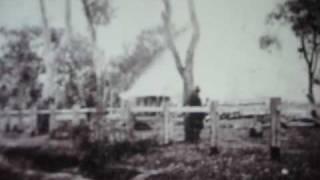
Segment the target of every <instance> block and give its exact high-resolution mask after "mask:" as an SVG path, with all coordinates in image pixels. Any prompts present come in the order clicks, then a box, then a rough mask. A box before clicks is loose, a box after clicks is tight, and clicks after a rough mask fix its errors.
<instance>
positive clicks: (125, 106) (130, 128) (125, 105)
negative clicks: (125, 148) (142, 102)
mask: <svg viewBox="0 0 320 180" xmlns="http://www.w3.org/2000/svg"><path fill="white" fill-rule="evenodd" d="M121 104H122V120H123V122H124V123H125V124H126V126H125V127H126V132H127V138H128V141H130V142H131V141H133V140H134V119H133V118H132V116H131V106H130V103H129V101H127V100H125V101H123V102H122V103H121Z"/></svg>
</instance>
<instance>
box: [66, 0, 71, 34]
mask: <svg viewBox="0 0 320 180" xmlns="http://www.w3.org/2000/svg"><path fill="white" fill-rule="evenodd" d="M65 1H66V7H65V8H66V17H65V19H66V28H67V32H68V34H69V36H70V35H71V34H72V21H71V18H72V17H71V14H72V5H71V0H65Z"/></svg>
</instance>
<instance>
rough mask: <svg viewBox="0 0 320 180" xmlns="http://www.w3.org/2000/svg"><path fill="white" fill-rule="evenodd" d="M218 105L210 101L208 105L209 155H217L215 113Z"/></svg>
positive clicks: (216, 122)
mask: <svg viewBox="0 0 320 180" xmlns="http://www.w3.org/2000/svg"><path fill="white" fill-rule="evenodd" d="M217 106H218V103H217V102H215V101H212V102H211V103H210V112H209V113H210V120H211V138H210V155H213V154H217V153H219V151H218V144H219V143H218V129H219V115H218V112H217Z"/></svg>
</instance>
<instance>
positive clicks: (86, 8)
mask: <svg viewBox="0 0 320 180" xmlns="http://www.w3.org/2000/svg"><path fill="white" fill-rule="evenodd" d="M82 4H83V8H84V14H85V16H86V19H87V21H88V25H89V31H90V36H91V39H92V41H93V43H95V42H96V39H97V37H96V29H95V27H94V23H93V19H92V18H93V17H92V14H91V12H90V7H89V4H88V2H87V0H82Z"/></svg>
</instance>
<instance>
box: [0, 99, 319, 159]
mask: <svg viewBox="0 0 320 180" xmlns="http://www.w3.org/2000/svg"><path fill="white" fill-rule="evenodd" d="M311 110H316V111H318V112H320V111H319V110H320V105H309V104H306V103H290V102H282V101H281V99H280V98H271V99H270V100H269V102H266V101H261V102H248V103H245V102H241V103H235V104H231V103H222V104H219V103H218V102H216V101H212V102H211V103H210V104H209V105H207V106H203V107H191V106H173V105H170V104H168V103H167V104H165V105H164V106H163V107H139V106H131V105H130V104H129V103H127V102H125V103H124V105H123V106H122V107H120V108H105V109H101V110H97V109H96V108H74V109H54V108H51V109H48V110H37V109H32V110H6V111H0V117H8V116H19V117H20V118H21V117H22V118H23V116H24V115H37V114H51V115H53V116H54V117H55V118H54V120H58V119H59V118H63V117H58V116H69V118H70V116H72V115H74V116H75V117H77V118H79V114H83V115H84V114H86V113H91V114H92V113H93V114H94V113H102V114H103V115H104V116H106V117H107V119H108V118H109V119H122V120H125V121H127V122H129V121H130V118H132V114H136V115H137V114H139V113H142V114H143V113H156V114H161V116H159V117H161V118H158V119H160V120H163V137H164V143H168V142H169V141H170V136H171V134H172V133H173V132H171V131H172V129H173V127H172V126H173V125H172V124H173V123H172V121H171V120H170V113H176V114H178V115H179V114H180V115H181V114H182V115H183V114H188V113H205V114H207V116H208V118H209V119H210V128H211V140H210V142H211V146H212V149H213V150H214V151H215V149H217V148H218V146H219V142H218V136H219V120H220V115H222V114H224V113H225V114H227V113H234V114H237V115H240V116H244V115H253V116H259V115H268V116H270V117H271V121H270V125H269V126H271V130H272V131H271V136H272V138H271V142H270V147H271V152H272V157H277V152H278V149H279V148H280V140H279V139H280V135H279V132H280V128H281V127H280V122H281V119H282V117H283V116H297V117H301V116H303V117H307V118H310V117H311V113H310V111H311ZM142 117H143V116H142ZM140 119H143V118H140ZM148 119H157V118H148V117H146V116H145V117H144V120H148ZM0 121H1V119H0ZM281 123H282V122H281ZM131 124H132V123H131ZM310 125H311V124H310V122H309V123H307V125H306V123H303V122H293V123H291V124H289V125H288V126H310ZM129 130H130V128H129Z"/></svg>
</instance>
